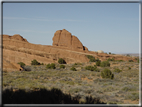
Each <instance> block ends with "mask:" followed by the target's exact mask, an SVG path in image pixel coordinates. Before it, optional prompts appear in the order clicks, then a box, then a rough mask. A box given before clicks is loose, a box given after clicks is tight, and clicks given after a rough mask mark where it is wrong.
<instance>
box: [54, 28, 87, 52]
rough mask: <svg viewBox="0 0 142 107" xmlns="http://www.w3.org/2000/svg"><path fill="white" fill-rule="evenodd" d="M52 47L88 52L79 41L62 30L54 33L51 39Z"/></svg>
mask: <svg viewBox="0 0 142 107" xmlns="http://www.w3.org/2000/svg"><path fill="white" fill-rule="evenodd" d="M52 40H53V43H52V45H53V46H62V47H68V48H70V49H72V50H86V51H88V48H87V47H85V46H83V45H82V43H81V42H80V40H79V39H78V38H77V37H76V36H74V35H72V34H71V33H70V32H69V31H67V30H66V29H63V30H57V31H56V32H55V33H54V37H53V38H52Z"/></svg>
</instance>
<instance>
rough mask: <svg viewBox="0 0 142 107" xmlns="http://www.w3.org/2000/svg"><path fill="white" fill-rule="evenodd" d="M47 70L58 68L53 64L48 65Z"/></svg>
mask: <svg viewBox="0 0 142 107" xmlns="http://www.w3.org/2000/svg"><path fill="white" fill-rule="evenodd" d="M46 68H47V69H55V68H56V67H55V64H54V63H51V64H47V65H46Z"/></svg>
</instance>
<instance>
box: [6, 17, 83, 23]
mask: <svg viewBox="0 0 142 107" xmlns="http://www.w3.org/2000/svg"><path fill="white" fill-rule="evenodd" d="M3 19H10V20H35V21H71V22H77V21H81V20H73V19H52V20H49V19H47V18H25V17H3Z"/></svg>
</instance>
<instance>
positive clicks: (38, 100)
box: [2, 88, 105, 104]
mask: <svg viewBox="0 0 142 107" xmlns="http://www.w3.org/2000/svg"><path fill="white" fill-rule="evenodd" d="M80 98H81V97H80V96H79V95H77V96H76V97H71V95H70V94H64V93H63V92H62V91H61V90H60V89H56V88H52V89H51V90H46V89H40V90H38V91H28V92H26V91H25V90H22V89H19V90H17V91H15V92H14V91H13V89H12V88H11V89H6V90H4V91H3V92H2V104H105V103H104V102H101V101H100V99H96V98H92V97H91V96H90V97H88V96H86V101H85V102H79V99H80Z"/></svg>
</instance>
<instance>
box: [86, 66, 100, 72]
mask: <svg viewBox="0 0 142 107" xmlns="http://www.w3.org/2000/svg"><path fill="white" fill-rule="evenodd" d="M85 69H86V70H90V71H97V72H100V70H99V69H98V68H97V66H96V65H94V67H93V66H86V67H85Z"/></svg>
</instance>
